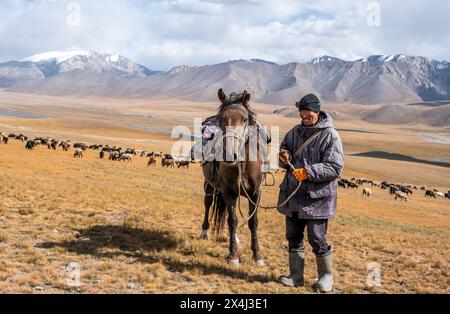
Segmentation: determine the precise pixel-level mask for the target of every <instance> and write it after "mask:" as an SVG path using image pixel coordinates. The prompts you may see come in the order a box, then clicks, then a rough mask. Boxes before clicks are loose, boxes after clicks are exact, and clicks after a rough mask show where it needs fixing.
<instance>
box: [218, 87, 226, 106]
mask: <svg viewBox="0 0 450 314" xmlns="http://www.w3.org/2000/svg"><path fill="white" fill-rule="evenodd" d="M217 95H218V96H219V100H220V102H222V103H223V102H224V101H225V99H227V95H225V93H224V91H223V89H219V91H218V92H217Z"/></svg>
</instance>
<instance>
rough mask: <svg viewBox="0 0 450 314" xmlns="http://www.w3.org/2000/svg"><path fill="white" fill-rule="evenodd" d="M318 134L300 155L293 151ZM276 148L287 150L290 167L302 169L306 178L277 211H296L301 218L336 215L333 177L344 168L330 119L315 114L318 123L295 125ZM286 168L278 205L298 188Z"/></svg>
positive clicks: (335, 132)
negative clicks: (308, 125)
mask: <svg viewBox="0 0 450 314" xmlns="http://www.w3.org/2000/svg"><path fill="white" fill-rule="evenodd" d="M320 131H322V133H321V134H320V135H319V136H318V137H317V138H316V139H315V140H314V141H313V142H312V143H311V144H309V145H308V147H306V149H305V150H303V152H302V153H301V155H300V156H298V154H296V151H297V149H298V148H299V147H300V146H301V144H302V143H303V142H304V141H306V140H307V139H308V138H309V137H310V136H312V135H313V134H314V133H316V132H320ZM280 149H286V150H288V151H289V152H290V153H291V155H292V164H293V165H294V167H295V168H296V169H299V168H305V169H306V172H307V173H308V177H309V179H308V180H306V181H303V182H302V183H301V187H300V189H299V191H297V193H296V195H295V196H294V197H292V199H291V200H290V201H289V202H288V203H287V204H286V205H285V206H282V207H281V208H279V209H278V210H279V211H280V212H281V213H282V214H284V215H288V216H292V213H293V212H298V216H299V218H301V219H328V218H331V217H334V216H335V215H336V203H337V189H338V188H337V178H338V177H339V176H340V175H341V174H342V170H343V167H344V153H343V150H342V143H341V139H340V137H339V134H338V133H337V131H336V130H335V129H334V128H333V120H332V118H331V117H330V116H329V115H328V114H327V113H326V112H324V111H321V112H320V114H319V122H318V123H317V124H316V125H314V126H311V127H307V126H304V125H303V124H299V125H296V126H295V127H294V128H292V129H291V130H290V131H289V132H288V133H287V134H286V136H285V137H284V140H283V142H282V143H281V145H280ZM280 167H282V168H285V169H287V172H286V175H285V177H284V180H283V182H282V183H281V185H280V193H279V196H278V204H281V203H282V202H284V201H285V200H286V199H287V198H288V197H289V196H290V195H291V193H292V192H294V191H295V189H296V188H297V186H298V184H299V183H298V181H297V180H296V179H295V177H294V176H293V175H292V170H291V169H290V168H289V167H288V166H287V165H285V164H282V163H280Z"/></svg>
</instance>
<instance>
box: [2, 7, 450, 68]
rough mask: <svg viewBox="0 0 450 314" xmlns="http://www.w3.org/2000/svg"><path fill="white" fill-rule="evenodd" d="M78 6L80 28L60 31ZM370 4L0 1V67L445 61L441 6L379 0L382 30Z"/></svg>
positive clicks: (446, 11)
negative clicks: (31, 59)
mask: <svg viewBox="0 0 450 314" xmlns="http://www.w3.org/2000/svg"><path fill="white" fill-rule="evenodd" d="M70 2H79V3H80V8H81V20H80V26H79V27H71V26H70V25H68V24H67V23H66V20H67V14H68V12H67V5H68V4H69V3H70ZM369 2H370V1H358V2H356V1H349V0H322V1H320V0H319V1H317V0H316V1H312V0H308V1H296V0H285V1H281V0H280V1H277V0H267V1H263V0H246V1H237V0H228V1H226V0H168V1H163V0H159V1H144V0H133V1H125V0H110V1H107V0H105V1H88V0H79V1H77V0H34V1H26V0H6V1H1V2H0V38H2V43H1V45H0V59H1V60H3V61H6V60H11V59H21V58H24V57H26V56H28V55H32V54H35V53H40V52H43V51H50V50H94V51H99V52H110V53H119V54H121V55H124V56H126V57H129V58H131V59H133V60H135V61H138V62H140V63H142V64H144V65H146V66H148V67H149V68H152V69H162V70H165V69H169V68H171V67H173V66H176V65H180V64H191V65H202V64H210V63H217V62H223V61H227V60H230V59H250V58H261V59H268V60H271V61H275V62H279V63H287V62H292V61H306V60H309V59H311V58H313V57H316V56H320V55H323V54H329V55H333V56H336V57H341V58H344V59H356V58H358V57H362V56H368V55H370V54H375V53H391V54H392V53H400V52H401V53H406V54H414V55H424V56H427V57H430V58H437V59H450V55H449V50H448V48H447V47H448V46H449V45H450V36H447V34H448V33H449V32H450V26H448V25H447V24H448V23H445V22H444V21H445V20H446V19H447V17H448V16H449V15H450V4H449V3H448V2H446V1H438V0H428V1H425V0H412V1H408V3H407V4H406V3H405V4H403V6H401V5H399V4H398V3H397V2H394V1H388V0H380V1H378V3H379V4H380V7H381V26H380V27H369V25H367V23H366V12H365V8H366V5H367V3H369Z"/></svg>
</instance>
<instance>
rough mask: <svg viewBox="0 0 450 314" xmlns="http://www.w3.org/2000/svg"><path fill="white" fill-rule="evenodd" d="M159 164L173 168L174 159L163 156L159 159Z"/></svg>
mask: <svg viewBox="0 0 450 314" xmlns="http://www.w3.org/2000/svg"><path fill="white" fill-rule="evenodd" d="M161 166H163V167H167V168H169V167H170V168H173V167H174V166H175V161H174V160H173V158H163V159H161Z"/></svg>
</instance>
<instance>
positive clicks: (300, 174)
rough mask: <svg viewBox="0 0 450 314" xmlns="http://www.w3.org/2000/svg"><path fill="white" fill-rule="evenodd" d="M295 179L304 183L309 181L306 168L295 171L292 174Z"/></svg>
mask: <svg viewBox="0 0 450 314" xmlns="http://www.w3.org/2000/svg"><path fill="white" fill-rule="evenodd" d="M292 174H293V175H294V177H295V178H296V179H297V181H299V182H300V181H304V180H308V178H309V177H308V173H307V172H306V169H305V168H300V169H295V170H294V172H293V173H292Z"/></svg>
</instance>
